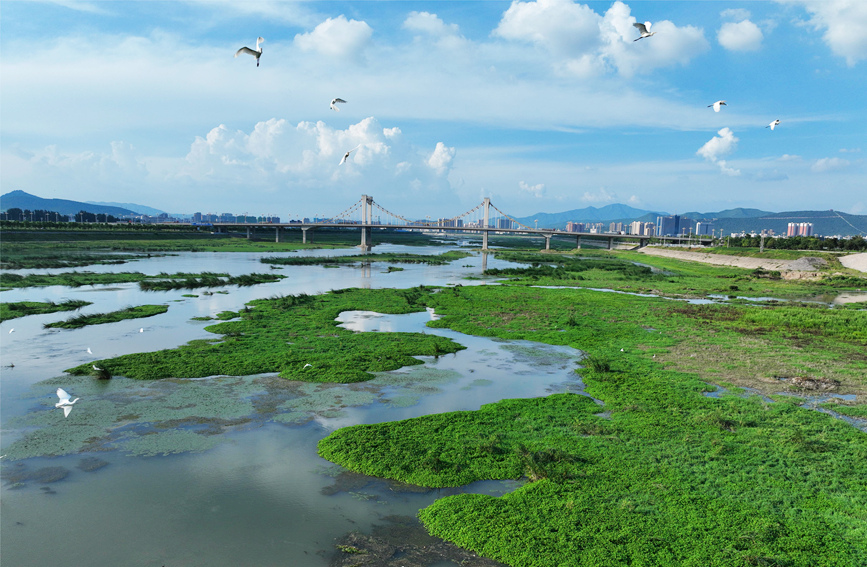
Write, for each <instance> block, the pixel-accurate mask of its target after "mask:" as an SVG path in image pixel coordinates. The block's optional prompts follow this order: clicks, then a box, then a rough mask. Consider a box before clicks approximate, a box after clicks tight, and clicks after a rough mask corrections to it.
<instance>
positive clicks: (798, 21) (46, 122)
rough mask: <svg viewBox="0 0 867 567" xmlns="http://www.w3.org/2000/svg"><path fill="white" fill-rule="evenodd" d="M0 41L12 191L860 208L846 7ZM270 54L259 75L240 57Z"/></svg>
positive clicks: (413, 205) (859, 140) (142, 23)
mask: <svg viewBox="0 0 867 567" xmlns="http://www.w3.org/2000/svg"><path fill="white" fill-rule="evenodd" d="M636 21H638V22H644V21H651V22H652V23H653V27H652V29H653V31H656V32H657V33H656V34H655V35H654V36H653V37H648V38H645V39H643V40H641V41H638V42H636V41H634V39H636V38H637V37H638V31H637V30H636V29H635V28H634V27H633V26H632V23H634V22H636ZM0 24H2V28H3V31H4V33H3V35H2V38H0V47H2V52H0V65H2V70H3V90H2V95H0V103H2V104H0V141H2V147H0V164H2V174H0V175H2V177H0V183H2V192H4V193H6V192H8V191H12V190H16V189H20V190H23V191H27V192H29V193H35V194H39V195H41V196H43V197H45V198H64V199H70V198H73V196H76V197H75V198H80V199H81V200H92V201H114V202H140V203H142V204H148V205H153V204H154V203H160V204H161V205H159V206H160V208H164V209H167V210H169V211H172V212H180V211H194V210H203V207H204V206H203V205H201V203H208V206H207V208H208V209H211V210H215V211H216V210H237V209H238V206H239V205H238V204H239V203H241V202H243V203H247V205H245V206H246V207H247V208H248V209H249V211H250V214H251V215H252V214H254V212H253V211H255V214H256V215H261V214H274V215H277V216H280V217H283V218H292V217H304V216H308V217H314V216H328V215H332V214H335V213H336V212H338V211H336V210H331V208H334V207H340V206H341V205H344V204H345V203H350V202H353V201H355V200H356V199H357V198H358V195H360V194H362V193H367V194H371V195H374V196H375V197H376V199H377V200H378V201H380V202H383V203H389V204H392V203H393V206H394V207H395V209H396V210H399V211H400V212H402V213H404V214H408V215H415V216H425V215H431V216H445V217H448V216H453V215H455V214H459V213H460V212H462V210H463V209H462V208H461V207H463V206H467V205H468V206H474V205H475V204H476V203H478V201H480V200H481V198H482V197H491V198H492V199H493V200H495V201H496V202H497V203H498V204H500V206H501V207H503V208H504V209H505V210H509V211H510V212H511V211H515V214H517V211H521V212H523V213H525V214H527V215H532V214H535V213H537V212H554V211H566V210H571V209H579V208H583V207H587V206H597V207H601V206H604V205H606V204H610V203H625V204H629V205H630V206H634V207H636V208H642V209H647V210H661V211H677V210H681V211H685V210H697V211H713V210H725V209H732V208H738V207H744V208H758V209H763V210H771V211H773V210H823V209H829V208H833V209H839V210H842V211H844V212H847V213H850V214H865V213H867V197H865V192H864V186H865V179H867V175H865V173H867V172H865V164H864V160H863V155H862V149H863V143H864V135H863V131H864V127H865V122H867V120H865V117H867V110H865V108H864V105H863V101H862V100H861V98H862V94H861V93H863V91H864V87H865V83H867V74H865V72H864V70H865V65H867V61H865V59H867V39H865V37H864V36H863V34H861V33H860V30H862V29H863V28H864V26H867V4H865V3H863V2H858V1H855V0H852V1H847V0H841V1H839V2H833V3H831V2H821V1H810V0H806V1H781V2H702V3H685V2H678V3H672V2H636V3H631V4H630V3H622V2H613V3H612V2H588V3H577V2H572V1H567V0H545V1H541V0H540V1H539V2H514V3H510V2H495V1H491V2H454V1H441V2H386V3H382V2H377V3H369V2H309V3H308V2H279V1H277V2H251V3H244V4H243V5H236V4H232V3H229V2H147V3H145V2H123V1H120V2H110V3H109V2H76V1H64V2H6V3H4V9H3V11H2V13H0ZM258 36H261V37H263V38H265V41H264V43H262V44H261V45H262V49H263V53H262V56H261V61H260V66H259V67H258V68H257V66H256V60H255V59H254V58H252V57H250V56H248V55H246V54H243V53H242V54H241V56H239V57H238V58H235V57H233V55H234V54H235V51H236V50H237V49H238V48H240V47H242V46H249V47H253V46H255V44H256V38H257V37H258ZM336 97H340V98H342V99H344V100H346V101H347V102H346V103H344V104H340V106H339V109H340V110H339V112H337V111H334V110H332V109H331V108H330V107H329V106H330V105H329V103H330V101H331V100H332V99H334V98H336ZM718 100H726V101H727V102H726V105H725V106H721V107H720V109H719V112H715V111H714V109H713V108H709V107H708V105H712V104H713V103H714V102H715V101H718ZM777 119H779V120H780V121H781V122H780V124H779V125H778V126H775V128H774V129H773V130H772V129H771V128H769V127H767V126H768V125H769V124H770V123H771V122H772V121H773V120H777ZM353 148H356V149H355V151H353V152H352V154H351V156H350V157H349V158H348V159H347V162H346V163H345V164H341V165H338V164H339V162H340V158H341V156H343V154H344V153H345V152H348V151H350V150H353ZM143 201H146V203H144V202H143ZM331 205H333V207H331V208H329V206H331Z"/></svg>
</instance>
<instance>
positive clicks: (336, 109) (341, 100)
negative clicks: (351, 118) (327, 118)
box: [331, 98, 346, 112]
mask: <svg viewBox="0 0 867 567" xmlns="http://www.w3.org/2000/svg"><path fill="white" fill-rule="evenodd" d="M338 102H343V103H345V102H346V101H345V100H343V99H342V98H335V99H331V110H334V111H335V112H340V109H339V108H337V103H338Z"/></svg>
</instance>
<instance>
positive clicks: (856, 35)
mask: <svg viewBox="0 0 867 567" xmlns="http://www.w3.org/2000/svg"><path fill="white" fill-rule="evenodd" d="M779 1H784V2H788V3H792V4H799V5H801V6H803V7H804V9H805V10H806V11H807V12H809V13H810V14H811V16H812V17H811V18H810V20H809V22H808V24H809V25H810V26H812V27H813V29H815V30H817V31H823V32H824V33H823V34H822V39H824V40H825V43H826V44H827V45H828V47H830V48H831V51H832V52H833V53H834V54H835V55H839V56H840V57H844V58H845V59H846V64H847V65H849V66H850V67H854V66H855V64H856V63H858V61H860V60H863V59H867V34H865V33H864V30H865V29H867V2H864V0H779Z"/></svg>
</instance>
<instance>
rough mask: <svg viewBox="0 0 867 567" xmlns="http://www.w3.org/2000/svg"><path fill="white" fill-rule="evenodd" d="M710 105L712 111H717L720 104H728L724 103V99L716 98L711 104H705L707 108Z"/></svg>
mask: <svg viewBox="0 0 867 567" xmlns="http://www.w3.org/2000/svg"><path fill="white" fill-rule="evenodd" d="M711 106H712V107H713V111H714V112H719V109H720V107H721V106H728V105H727V104H726V101H724V100H718V101H716V102H715V103H713V104H709V105H707V107H708V108H710V107H711Z"/></svg>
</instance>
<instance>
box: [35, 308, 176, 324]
mask: <svg viewBox="0 0 867 567" xmlns="http://www.w3.org/2000/svg"><path fill="white" fill-rule="evenodd" d="M168 310H169V306H168V305H137V306H135V307H127V308H126V309H121V310H120V311H112V312H110V313H94V314H93V315H78V316H77V317H72V318H71V319H67V320H66V321H56V322H54V323H46V324H45V325H43V327H44V328H46V329H80V328H82V327H87V326H89V325H102V324H105V323H116V322H118V321H124V320H126V319H141V318H143V317H153V316H154V315H160V314H162V313H165V312H166V311H168Z"/></svg>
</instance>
